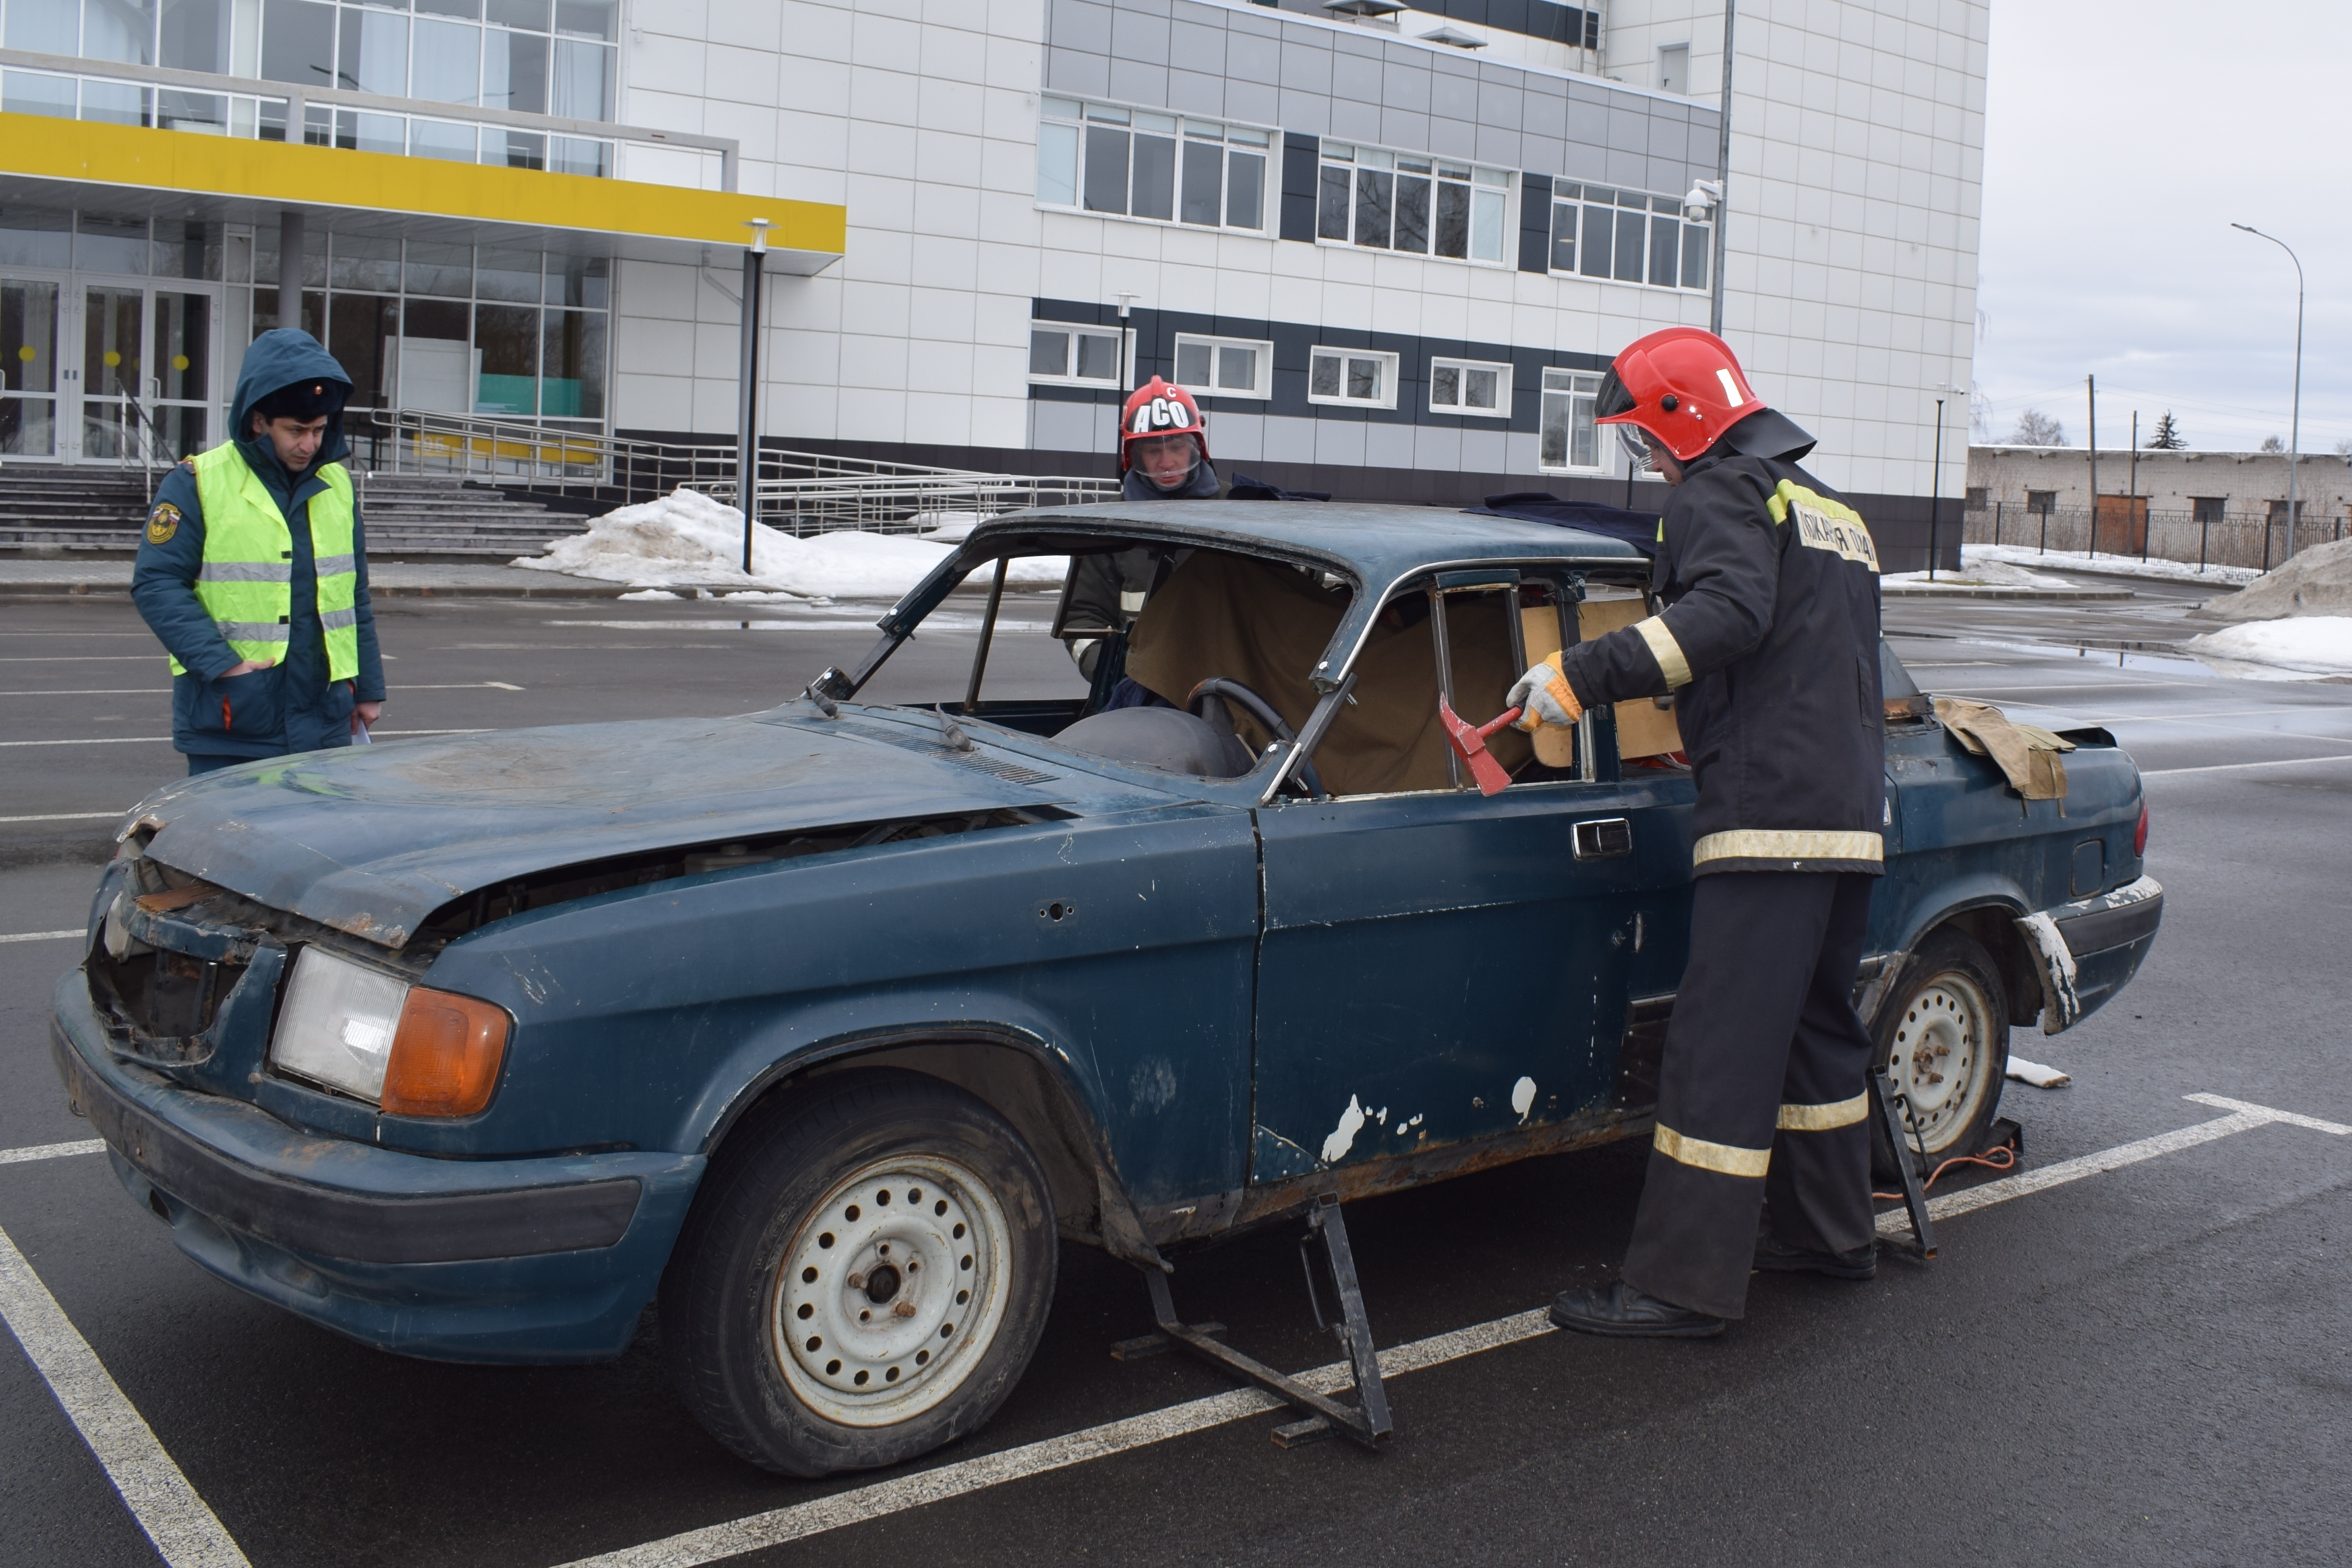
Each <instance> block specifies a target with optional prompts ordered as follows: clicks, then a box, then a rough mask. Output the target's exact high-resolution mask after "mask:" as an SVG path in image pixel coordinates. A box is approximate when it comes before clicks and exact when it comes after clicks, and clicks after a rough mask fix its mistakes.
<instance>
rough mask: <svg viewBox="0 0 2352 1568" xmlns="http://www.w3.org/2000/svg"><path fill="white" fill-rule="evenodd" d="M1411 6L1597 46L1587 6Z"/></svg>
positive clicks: (1304, 4) (1317, 10) (1501, 1)
mask: <svg viewBox="0 0 2352 1568" xmlns="http://www.w3.org/2000/svg"><path fill="white" fill-rule="evenodd" d="M1253 3H1254V4H1256V5H1268V6H1278V8H1279V9H1282V10H1285V11H1292V12H1296V13H1297V14H1298V15H1300V16H1328V13H1327V12H1325V11H1324V10H1323V8H1322V6H1321V5H1320V4H1319V0H1253ZM1413 9H1414V10H1416V11H1431V12H1434V13H1436V14H1437V15H1439V16H1444V17H1447V18H1449V19H1451V20H1453V21H1456V22H1469V23H1472V24H1474V25H1475V26H1481V27H1492V28H1494V29H1495V30H1496V32H1498V33H1517V34H1518V35H1519V36H1520V37H1528V38H1543V39H1547V40H1549V42H1551V43H1555V44H1566V45H1567V46H1568V47H1570V48H1571V49H1573V48H1578V47H1582V48H1587V49H1597V48H1599V47H1601V13H1600V11H1599V10H1598V9H1595V8H1591V7H1584V6H1576V5H1554V4H1552V0H1413Z"/></svg>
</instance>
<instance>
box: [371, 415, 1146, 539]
mask: <svg viewBox="0 0 2352 1568" xmlns="http://www.w3.org/2000/svg"><path fill="white" fill-rule="evenodd" d="M373 421H374V424H375V429H374V430H373V434H374V435H375V437H376V439H377V442H378V445H377V453H378V463H379V465H381V466H383V467H384V468H386V469H388V470H389V471H391V472H393V473H396V474H430V475H447V476H453V477H463V478H467V479H472V480H476V481H479V482H482V483H486V484H490V485H495V486H499V488H501V489H508V490H524V491H530V492H533V493H539V494H551V495H558V496H566V497H578V498H580V499H583V500H587V501H592V502H593V503H595V504H597V505H598V506H600V507H619V506H630V505H634V504H635V503H637V502H641V501H650V500H652V499H654V498H655V497H659V496H665V495H667V494H668V493H669V492H670V491H672V490H675V489H677V487H678V486H681V485H686V486H692V487H693V488H695V489H696V490H698V491H700V492H701V493H703V494H704V495H706V496H709V497H711V498H712V499H714V500H719V501H725V502H728V503H730V504H733V503H735V501H736V499H737V497H738V496H739V495H740V484H739V483H738V480H737V476H736V471H735V456H736V454H735V446H734V444H733V443H731V442H730V443H728V444H723V445H721V444H712V443H672V442H657V441H636V440H630V439H626V438H624V437H619V436H612V435H606V434H602V433H598V432H587V431H574V430H563V429H557V428H548V427H542V426H540V425H533V424H523V423H514V422H511V421H502V420H489V419H479V418H474V417H471V416H468V415H464V414H443V413H418V412H416V411H414V410H404V411H402V412H400V413H393V414H384V415H376V416H373ZM1117 497H1118V480H1116V479H1096V478H1080V477H1074V476H1028V475H1017V474H987V473H982V472H979V471H977V470H969V469H961V468H929V467H924V466H922V465H917V464H910V463H885V462H880V461H877V460H874V459H870V458H859V457H838V456H834V455H829V454H824V453H814V452H786V451H780V450H777V449H774V448H765V447H763V448H762V449H761V452H760V455H759V471H758V476H757V480H756V483H755V486H754V488H753V499H754V501H755V503H756V516H757V517H758V518H759V520H760V521H761V522H762V523H764V524H766V525H767V526H768V527H770V528H778V529H781V530H782V531H783V532H786V533H792V534H802V535H806V534H819V533H829V532H832V531H834V530H835V529H844V528H855V529H857V530H859V531H861V532H865V533H886V534H887V533H922V532H927V531H929V530H930V529H933V528H939V527H940V526H942V525H944V524H946V523H949V522H952V521H957V520H962V519H965V518H969V517H994V516H996V515H998V514H1000V513H1003V512H1015V511H1021V510H1023V509H1024V508H1027V507H1064V506H1075V505H1077V504H1079V503H1081V502H1087V501H1107V500H1113V499H1116V498H1117Z"/></svg>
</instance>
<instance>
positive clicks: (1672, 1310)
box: [1551, 1280, 1723, 1339]
mask: <svg viewBox="0 0 2352 1568" xmlns="http://www.w3.org/2000/svg"><path fill="white" fill-rule="evenodd" d="M1551 1321H1552V1322H1555V1323H1558V1324H1559V1326H1560V1327H1561V1328H1564V1329H1574V1330H1575V1331H1576V1332H1577V1333H1597V1334H1608V1335H1611V1336H1612V1337H1615V1338H1619V1339H1712V1338H1713V1337H1714V1336H1715V1335H1717V1334H1719V1333H1722V1332H1723V1320H1722V1319H1721V1318H1713V1317H1709V1316H1707V1315H1706V1313H1705V1312H1692V1311H1691V1310H1690V1309H1689V1308H1688V1307H1678V1306H1676V1305H1675V1304H1674V1303H1673V1302H1672V1301H1660V1300H1658V1298H1657V1297H1655V1296H1645V1295H1643V1293H1642V1292H1641V1291H1637V1290H1635V1289H1634V1288H1633V1286H1631V1285H1629V1284H1627V1283H1625V1281H1622V1280H1620V1281H1617V1282H1616V1283H1614V1284H1612V1285H1599V1286H1595V1287H1593V1288H1591V1289H1590V1290H1583V1291H1561V1292H1560V1293H1559V1296H1558V1297H1556V1298H1555V1299H1554V1300H1553V1301H1552V1304H1551Z"/></svg>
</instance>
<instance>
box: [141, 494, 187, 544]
mask: <svg viewBox="0 0 2352 1568" xmlns="http://www.w3.org/2000/svg"><path fill="white" fill-rule="evenodd" d="M179 531H180V508H179V507H175V506H173V505H172V503H171V502H169V501H158V502H156V503H155V509H154V510H153V511H152V512H150V513H148V514H147V542H148V543H149V544H151V545H167V544H170V543H171V542H172V536H173V534H176V533H178V532H179Z"/></svg>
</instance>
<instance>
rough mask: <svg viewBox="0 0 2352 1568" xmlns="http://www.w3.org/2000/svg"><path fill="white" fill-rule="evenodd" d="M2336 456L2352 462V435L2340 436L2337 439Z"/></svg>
mask: <svg viewBox="0 0 2352 1568" xmlns="http://www.w3.org/2000/svg"><path fill="white" fill-rule="evenodd" d="M2336 456H2338V457H2341V458H2343V459H2345V460H2346V461H2347V462H2352V435H2339V436H2337V437H2336Z"/></svg>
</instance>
